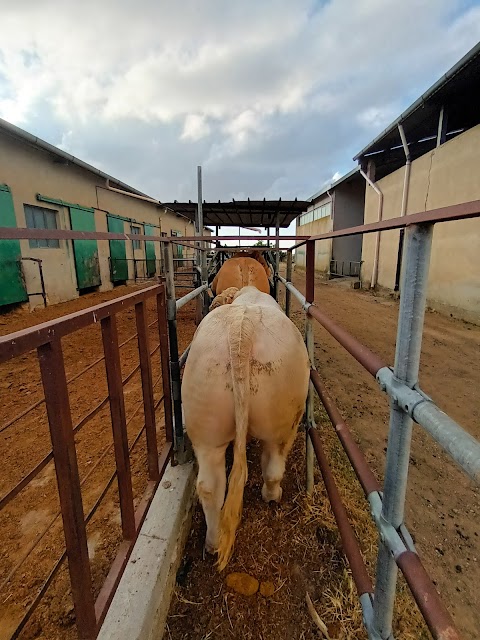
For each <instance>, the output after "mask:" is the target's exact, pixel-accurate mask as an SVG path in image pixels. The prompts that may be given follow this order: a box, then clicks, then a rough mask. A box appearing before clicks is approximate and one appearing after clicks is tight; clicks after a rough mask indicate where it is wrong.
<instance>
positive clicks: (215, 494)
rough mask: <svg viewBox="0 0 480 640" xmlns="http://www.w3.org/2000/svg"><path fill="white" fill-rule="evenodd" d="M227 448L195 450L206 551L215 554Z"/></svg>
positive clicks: (223, 490) (223, 494) (225, 480)
mask: <svg viewBox="0 0 480 640" xmlns="http://www.w3.org/2000/svg"><path fill="white" fill-rule="evenodd" d="M225 450H226V446H223V447H216V448H204V447H202V448H195V455H196V457H197V462H198V477H197V493H198V497H199V499H200V503H201V505H202V508H203V513H204V515H205V520H206V523H207V535H206V538H205V550H206V551H208V553H214V552H215V550H216V548H217V545H218V527H219V521H220V511H221V509H222V506H223V502H224V500H225V489H226V484H227V478H226V471H225Z"/></svg>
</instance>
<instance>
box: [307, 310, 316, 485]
mask: <svg viewBox="0 0 480 640" xmlns="http://www.w3.org/2000/svg"><path fill="white" fill-rule="evenodd" d="M305 344H306V346H307V353H308V357H309V359H310V367H312V368H315V347H314V339H313V326H312V319H311V318H309V317H308V316H306V318H305ZM306 414H307V425H311V424H313V423H314V420H315V416H314V395H313V385H312V383H311V382H309V383H308V396H307V407H306ZM306 431H307V440H306V463H305V467H306V474H307V475H306V481H307V493H308V495H309V496H311V495H312V493H313V446H312V441H311V439H310V438H309V435H308V431H309V429H308V428H307V429H306Z"/></svg>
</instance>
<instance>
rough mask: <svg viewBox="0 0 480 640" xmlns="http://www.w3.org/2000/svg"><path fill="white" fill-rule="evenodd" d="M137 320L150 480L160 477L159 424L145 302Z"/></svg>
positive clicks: (141, 303)
mask: <svg viewBox="0 0 480 640" xmlns="http://www.w3.org/2000/svg"><path fill="white" fill-rule="evenodd" d="M135 320H136V324H137V336H138V338H137V340H138V355H139V358H140V373H141V378H142V395H143V411H144V417H145V433H146V439H147V464H148V476H149V479H150V480H154V481H157V480H159V479H160V469H159V467H158V445H157V424H156V419H155V406H154V402H153V380H152V363H151V360H150V347H149V341H148V327H147V317H146V312H145V302H143V301H142V302H138V303H137V304H136V305H135Z"/></svg>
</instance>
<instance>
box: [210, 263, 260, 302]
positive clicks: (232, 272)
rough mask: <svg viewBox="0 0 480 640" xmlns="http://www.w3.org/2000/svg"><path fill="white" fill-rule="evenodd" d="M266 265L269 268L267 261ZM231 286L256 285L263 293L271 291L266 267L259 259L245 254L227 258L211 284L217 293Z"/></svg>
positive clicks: (239, 287) (240, 287)
mask: <svg viewBox="0 0 480 640" xmlns="http://www.w3.org/2000/svg"><path fill="white" fill-rule="evenodd" d="M265 265H266V266H267V268H268V265H267V264H266V263H265ZM229 287H236V288H237V289H242V288H243V287H256V288H257V289H258V290H259V291H262V292H263V293H270V284H269V282H268V277H267V273H266V271H265V267H264V266H263V265H262V264H261V263H260V262H259V261H258V260H255V259H254V258H249V257H244V256H242V257H238V258H237V257H236V258H230V259H229V260H227V261H226V262H225V263H224V264H223V265H222V267H221V268H220V271H219V272H218V273H217V275H216V276H215V278H214V280H213V282H212V284H211V289H212V292H213V293H214V294H215V295H218V294H220V293H222V292H223V291H224V290H225V289H228V288H229Z"/></svg>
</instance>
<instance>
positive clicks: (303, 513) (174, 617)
mask: <svg viewBox="0 0 480 640" xmlns="http://www.w3.org/2000/svg"><path fill="white" fill-rule="evenodd" d="M294 282H295V284H296V285H297V286H298V288H299V289H300V290H303V291H304V287H303V283H304V275H303V274H302V273H301V272H299V273H297V274H295V277H294ZM316 300H317V301H318V303H319V304H320V305H321V306H322V308H323V309H325V310H326V311H327V312H328V313H329V314H330V315H331V316H332V317H333V318H334V319H336V320H337V321H338V322H340V323H341V324H342V325H343V326H344V327H345V328H346V329H348V330H349V331H350V332H351V333H352V334H353V335H355V336H356V337H357V338H358V339H359V340H361V341H362V342H363V343H364V344H366V345H367V346H368V347H370V348H371V349H372V350H373V351H375V352H377V353H378V354H379V355H380V356H382V357H383V358H384V359H385V360H386V361H387V362H388V363H391V364H393V358H394V351H395V337H396V324H397V313H398V302H396V301H395V300H393V299H389V298H384V297H380V296H378V297H377V296H374V295H372V294H370V293H369V292H365V291H354V290H352V289H351V288H345V287H344V286H341V285H338V284H335V283H328V284H327V283H325V282H323V281H322V280H321V279H320V278H318V280H317V282H316ZM292 305H293V314H292V317H293V319H294V321H295V322H296V323H297V324H298V325H299V326H301V325H302V323H303V313H302V312H301V311H300V310H299V306H298V305H297V303H296V302H295V301H293V302H292ZM479 347H480V328H479V327H476V326H473V325H470V324H467V323H464V322H461V321H457V320H454V319H452V318H446V317H443V316H441V315H438V314H436V313H430V312H429V313H427V316H426V322H425V333H424V342H423V350H422V363H421V371H420V383H421V386H422V388H423V389H424V390H425V391H426V392H427V393H428V394H429V395H430V396H431V397H432V398H433V399H434V400H435V401H436V402H437V403H438V404H439V406H440V407H441V408H442V409H443V410H444V411H446V412H447V413H449V414H450V415H451V417H453V418H454V419H455V420H457V421H458V422H459V423H460V424H461V425H462V426H464V427H465V428H466V429H467V430H468V431H469V432H470V433H472V435H474V436H475V437H477V438H479V437H480V425H479V422H478V416H479V407H480V402H479V392H478V389H479V388H480V360H479V357H478V356H479V353H480V350H479ZM315 348H316V349H315V351H316V363H317V367H318V369H319V371H320V373H321V375H322V377H323V379H324V380H325V383H326V385H327V387H328V388H329V390H330V393H331V395H332V396H333V397H334V398H336V399H337V402H338V405H339V407H340V409H341V411H342V413H343V416H344V417H345V418H346V419H347V421H348V423H349V425H350V427H351V428H352V431H353V433H354V435H355V437H356V439H357V441H358V442H359V443H360V444H361V446H362V449H363V450H364V452H365V453H366V456H367V459H368V460H369V462H370V464H371V465H372V467H373V469H374V470H375V472H376V473H377V476H378V477H379V478H380V479H381V478H382V476H383V467H384V460H385V450H386V443H387V431H388V415H389V411H388V400H387V397H386V396H385V395H384V394H382V393H381V392H380V390H379V388H378V386H377V383H376V382H375V380H373V379H372V378H371V376H370V375H369V374H368V373H366V372H365V371H364V370H363V368H362V367H361V366H360V365H358V364H357V363H356V361H355V360H353V358H352V357H351V356H350V355H349V354H348V353H347V352H346V351H344V350H343V348H342V347H340V346H339V345H338V343H336V341H335V340H334V339H333V338H331V337H330V336H329V334H327V332H326V331H325V330H324V329H323V328H322V327H320V326H316V329H315ZM317 423H318V425H319V426H320V428H321V430H322V439H323V440H324V444H325V448H326V450H327V455H328V458H329V459H330V461H331V464H332V468H333V469H334V473H335V476H336V479H337V482H338V485H339V490H340V492H341V494H342V497H343V498H344V500H345V503H346V506H347V510H348V511H349V514H350V517H351V520H352V522H353V525H354V529H355V531H356V533H357V537H358V538H359V539H360V540H361V541H362V544H361V546H362V553H363V555H364V557H365V559H366V561H367V565H368V567H369V571H370V575H372V576H373V575H374V571H375V555H376V532H375V529H374V526H373V525H372V523H371V519H370V516H369V514H368V511H367V509H366V506H367V505H366V502H365V500H364V498H363V494H362V492H361V490H360V488H359V485H358V483H357V481H356V479H355V478H354V476H353V473H352V471H351V469H350V467H349V465H348V464H347V462H346V459H345V456H344V454H343V451H342V450H341V448H340V446H339V445H338V442H337V440H336V437H335V436H334V435H333V434H332V430H331V427H330V426H329V422H328V418H327V417H326V415H325V413H324V412H323V411H320V410H319V409H318V407H317ZM303 452H304V434H299V436H298V438H297V443H296V445H295V448H294V451H293V452H292V457H291V458H290V460H289V462H288V464H287V473H286V476H285V479H284V500H283V502H282V505H281V506H278V507H273V508H272V507H268V506H266V505H265V504H264V503H263V501H262V500H261V497H260V487H261V477H260V471H259V466H260V465H259V453H258V445H255V444H252V445H251V448H250V450H249V456H248V457H249V461H250V462H251V463H252V464H251V465H250V472H251V475H250V477H249V481H248V484H247V487H246V493H245V506H244V516H243V520H242V524H241V527H240V530H239V533H238V537H237V543H236V548H235V549H236V550H235V554H234V556H233V559H232V561H231V562H230V564H229V565H228V567H227V569H226V571H225V572H224V573H223V574H218V573H217V571H216V569H215V567H214V565H213V562H212V560H211V559H210V558H207V559H205V560H204V559H203V558H202V545H203V540H204V535H205V525H204V519H203V514H202V511H201V508H200V507H199V506H197V508H196V511H195V514H194V526H193V528H192V533H191V536H190V538H189V540H188V543H187V547H186V550H185V555H184V559H183V565H182V567H181V570H180V572H179V575H178V578H177V588H176V592H175V596H174V599H173V601H172V605H171V609H170V615H169V618H168V627H167V633H166V637H167V638H169V639H171V640H180V639H182V640H183V639H185V640H187V639H189V640H190V639H191V640H200V639H205V640H206V639H207V638H218V639H220V638H235V639H237V638H238V639H240V638H252V639H253V638H260V639H262V640H268V639H272V640H273V639H274V638H275V639H279V640H280V639H285V640H286V639H287V638H288V639H290V638H295V639H297V638H298V639H299V640H300V639H307V638H319V637H322V636H321V634H320V633H319V632H318V631H317V630H316V629H315V626H314V624H313V622H312V619H311V617H310V616H309V614H308V612H307V607H306V604H305V594H306V592H307V591H308V592H309V594H310V596H311V599H312V601H313V602H314V605H315V608H316V610H317V612H318V613H319V615H320V617H321V618H322V620H323V621H324V622H325V623H326V625H327V627H328V630H329V632H330V635H331V637H332V638H337V639H339V638H344V639H346V638H352V639H353V638H364V637H366V636H365V633H364V631H363V629H362V627H361V613H360V610H359V605H358V604H357V603H356V593H355V590H354V587H353V585H352V580H351V575H350V572H349V570H348V568H347V567H346V564H345V560H344V556H343V554H342V552H341V545H340V542H339V537H338V533H337V530H336V526H335V522H334V520H333V517H332V515H331V511H330V508H329V506H328V503H327V499H326V495H325V492H324V489H323V485H322V482H321V480H319V478H318V476H317V478H316V480H317V481H318V482H317V484H316V487H315V495H314V498H313V500H312V501H310V500H308V499H307V498H306V497H305V494H304V489H303V488H304V463H303V456H304V453H303ZM479 511H480V505H479V492H478V489H477V488H475V487H474V486H473V484H472V483H471V482H470V481H469V480H468V479H467V478H466V477H465V476H464V474H463V473H462V472H460V471H459V470H458V469H457V468H456V467H455V465H454V464H453V463H451V462H450V461H449V459H448V458H447V456H446V455H444V454H443V453H442V451H441V450H440V448H439V447H438V446H437V445H436V444H435V443H434V442H433V441H432V440H431V438H429V437H428V436H427V435H426V434H425V433H424V432H423V431H422V430H421V429H420V428H419V427H418V426H416V427H415V430H414V436H413V442H412V454H411V467H410V478H409V488H408V496H407V507H406V521H407V524H408V526H409V528H410V531H411V532H412V533H413V536H414V540H415V543H416V546H417V548H418V550H419V553H420V554H421V557H422V558H423V560H424V564H425V565H426V567H427V569H428V571H429V572H430V575H431V576H432V578H433V580H434V582H435V584H436V586H437V589H438V591H439V592H440V594H441V596H442V598H443V600H444V602H445V603H446V604H447V606H448V608H449V610H450V611H451V613H452V615H453V617H454V619H455V622H456V624H457V625H458V628H459V629H460V631H461V633H462V634H463V637H464V638H465V639H466V640H474V639H477V638H478V637H479V636H480V634H479V629H480V613H479V610H478V607H477V606H476V602H477V598H478V596H477V593H478V584H479V581H480V567H479V561H478V557H479V546H478V535H479V525H478V522H479V520H478V515H479ZM234 571H242V572H247V573H249V574H250V575H252V576H253V577H255V578H257V579H258V580H268V581H272V582H273V583H274V586H275V593H274V595H273V596H272V597H271V598H264V597H263V596H262V595H260V594H259V593H257V594H255V595H254V596H250V597H246V596H241V595H239V594H236V593H234V592H233V591H232V590H231V589H229V588H227V587H226V585H225V575H226V574H228V573H229V572H234ZM394 632H395V637H396V638H401V639H405V640H407V639H410V638H412V639H413V638H416V639H421V638H427V637H430V636H429V633H428V631H427V630H426V629H425V626H424V625H423V623H422V620H421V617H420V614H419V613H418V610H417V608H416V606H415V604H414V601H413V599H412V598H411V596H410V593H409V591H408V588H407V587H406V586H405V584H404V582H403V580H402V579H401V580H400V582H399V589H398V600H397V615H396V618H395V624H394Z"/></svg>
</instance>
